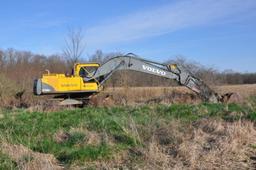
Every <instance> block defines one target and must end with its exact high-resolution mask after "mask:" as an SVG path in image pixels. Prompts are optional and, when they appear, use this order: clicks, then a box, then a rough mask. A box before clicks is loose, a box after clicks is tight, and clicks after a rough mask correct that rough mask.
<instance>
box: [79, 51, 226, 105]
mask: <svg viewBox="0 0 256 170" xmlns="http://www.w3.org/2000/svg"><path fill="white" fill-rule="evenodd" d="M118 70H133V71H139V72H144V73H148V74H152V75H156V76H160V77H164V78H167V79H174V80H176V81H177V82H178V83H179V84H180V85H183V86H186V87H187V88H189V89H191V90H192V91H194V92H195V93H197V94H198V95H199V96H200V97H201V98H202V99H203V100H204V101H207V102H213V103H217V102H220V100H221V99H220V97H219V95H218V94H217V93H216V92H214V91H213V90H212V89H210V88H209V87H208V86H207V85H206V84H205V83H204V82H203V81H202V80H200V79H199V78H197V77H196V76H194V75H193V74H192V73H190V72H189V71H188V70H186V69H185V68H184V67H183V66H181V65H177V64H168V65H165V64H160V63H157V62H153V61H149V60H145V59H142V58H139V57H138V56H136V55H134V54H131V53H130V54H127V55H123V56H117V57H114V58H111V59H109V60H108V61H107V62H105V63H104V64H103V65H101V66H100V67H99V68H98V69H97V71H96V72H95V73H94V75H93V76H92V77H85V78H84V81H90V80H92V79H97V80H98V82H99V83H100V85H102V84H103V83H104V82H105V81H106V80H107V79H108V78H110V77H111V75H112V74H113V73H114V72H115V71H118Z"/></svg>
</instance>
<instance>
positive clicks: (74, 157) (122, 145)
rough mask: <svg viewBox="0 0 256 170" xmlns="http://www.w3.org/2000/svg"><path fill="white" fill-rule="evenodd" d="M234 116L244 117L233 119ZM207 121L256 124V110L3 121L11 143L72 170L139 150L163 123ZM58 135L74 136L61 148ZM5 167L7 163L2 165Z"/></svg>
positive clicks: (146, 111) (88, 112) (172, 109)
mask: <svg viewBox="0 0 256 170" xmlns="http://www.w3.org/2000/svg"><path fill="white" fill-rule="evenodd" d="M231 112H237V113H241V114H238V115H239V116H237V115H233V114H232V115H231V116H230V115H229V113H231ZM241 115H242V116H241ZM208 117H212V118H218V119H219V118H221V119H224V120H228V121H230V120H232V121H235V120H237V119H250V120H253V121H256V110H254V108H252V107H247V106H242V105H236V104H230V105H224V104H200V105H185V104H184V105H180V104H179V105H178V104H175V105H171V106H167V105H153V106H139V107H128V106H127V107H112V108H94V107H86V108H83V109H75V110H63V111H59V112H52V113H42V112H32V113H29V112H26V111H25V110H17V111H15V112H14V111H12V110H6V111H4V117H3V118H2V119H0V136H2V137H4V138H5V140H7V142H9V143H13V144H22V145H24V146H26V147H29V148H30V149H32V150H33V151H36V152H42V153H50V154H53V155H54V156H55V157H56V158H57V159H58V160H59V161H60V162H61V163H63V164H66V165H70V164H72V163H73V162H84V161H94V160H108V159H111V158H112V156H113V155H114V154H116V153H117V152H119V151H122V150H126V149H129V148H133V147H136V146H142V147H143V143H141V139H140V138H146V136H147V135H148V136H149V135H150V134H149V133H148V131H149V128H148V127H149V125H151V126H155V127H158V126H160V124H168V123H169V122H170V121H171V120H179V121H181V122H184V123H190V122H193V121H196V120H198V119H201V118H208ZM133 124H134V125H136V127H137V132H136V133H135V131H134V129H132V127H131V125H133ZM72 128H82V129H86V131H85V132H84V133H83V132H72V133H71V129H72ZM60 130H62V131H65V132H69V133H70V137H69V138H68V140H66V141H63V142H61V143H58V142H56V141H55V139H54V135H55V134H56V132H58V131H60ZM88 131H92V132H95V133H98V134H106V135H107V136H108V137H109V138H111V140H113V141H112V144H111V145H110V144H109V143H108V142H100V143H98V144H95V145H94V144H86V139H87V137H88V136H87V135H88V134H86V133H87V132H88ZM138 133H139V136H140V137H138ZM2 162H6V163H5V164H4V163H3V164H2ZM0 163H1V166H2V165H3V167H4V166H5V165H10V166H12V165H13V162H12V161H10V160H9V159H8V158H7V157H5V156H3V155H0ZM1 166H0V169H1V168H2V167H1ZM13 166H14V165H13ZM2 169H3V168H2ZM7 169H8V168H7Z"/></svg>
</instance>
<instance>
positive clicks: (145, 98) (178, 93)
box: [97, 84, 256, 105]
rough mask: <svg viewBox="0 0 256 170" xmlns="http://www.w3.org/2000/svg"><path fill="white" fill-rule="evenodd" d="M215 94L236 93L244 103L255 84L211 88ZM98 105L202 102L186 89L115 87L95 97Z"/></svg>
mask: <svg viewBox="0 0 256 170" xmlns="http://www.w3.org/2000/svg"><path fill="white" fill-rule="evenodd" d="M212 88H213V89H214V90H215V91H216V92H217V93H219V94H225V93H230V92H232V93H236V94H238V95H239V96H240V101H239V102H246V100H247V99H248V98H249V97H250V96H255V95H256V84H250V85H223V86H214V87H212ZM97 97H98V99H99V102H98V105H100V104H103V105H104V104H105V105H127V104H128V105H136V104H141V103H146V104H147V103H162V104H170V103H183V104H184V103H187V104H195V103H200V102H202V101H201V100H200V99H199V98H198V96H197V95H196V94H195V93H193V92H192V91H191V90H189V89H187V88H186V87H182V86H177V87H117V88H110V87H108V88H106V89H104V91H102V92H101V93H99V95H98V96H97Z"/></svg>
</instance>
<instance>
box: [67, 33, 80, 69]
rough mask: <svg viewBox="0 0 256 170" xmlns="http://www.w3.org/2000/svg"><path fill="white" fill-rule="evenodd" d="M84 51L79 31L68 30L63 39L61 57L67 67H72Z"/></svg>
mask: <svg viewBox="0 0 256 170" xmlns="http://www.w3.org/2000/svg"><path fill="white" fill-rule="evenodd" d="M84 49H85V43H84V37H83V34H82V30H81V29H69V32H68V35H67V37H66V39H65V47H64V49H63V55H64V57H65V58H66V59H67V62H68V65H69V66H71V67H72V66H73V65H74V63H76V62H78V61H79V60H80V59H81V56H82V54H83V52H84Z"/></svg>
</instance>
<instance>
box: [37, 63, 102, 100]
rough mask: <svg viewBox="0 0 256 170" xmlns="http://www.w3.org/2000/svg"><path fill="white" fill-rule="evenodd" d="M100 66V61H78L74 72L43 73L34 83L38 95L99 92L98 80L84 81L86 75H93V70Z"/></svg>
mask: <svg viewBox="0 0 256 170" xmlns="http://www.w3.org/2000/svg"><path fill="white" fill-rule="evenodd" d="M98 67H99V64H98V63H85V64H80V63H77V64H75V65H74V68H73V74H72V75H65V74H55V73H47V74H43V76H42V78H41V79H37V80H36V81H35V85H34V93H35V94H36V95H44V94H68V93H86V92H98V91H99V86H98V83H97V81H96V80H95V81H90V82H86V81H84V76H87V77H93V72H92V70H96V69H97V68H98Z"/></svg>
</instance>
